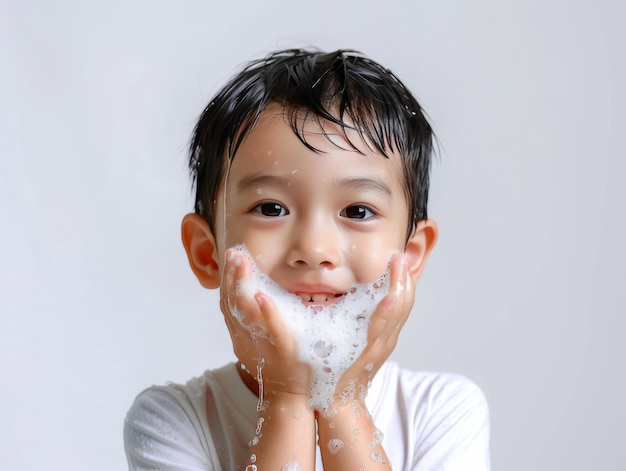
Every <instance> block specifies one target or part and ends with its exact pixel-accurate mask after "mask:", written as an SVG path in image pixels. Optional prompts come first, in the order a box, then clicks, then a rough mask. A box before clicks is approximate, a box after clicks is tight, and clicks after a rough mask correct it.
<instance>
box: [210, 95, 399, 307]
mask: <svg viewBox="0 0 626 471" xmlns="http://www.w3.org/2000/svg"><path fill="white" fill-rule="evenodd" d="M302 126H303V130H304V131H303V132H304V137H305V139H306V141H307V142H308V143H309V144H311V145H312V146H313V147H314V148H315V149H317V150H319V152H315V151H313V150H311V149H309V148H307V147H306V146H305V145H304V144H303V143H302V142H301V141H300V140H299V139H298V137H297V136H296V135H295V134H294V132H293V130H292V129H291V127H290V125H289V124H288V123H286V122H285V118H284V117H283V112H282V108H280V107H278V106H270V107H269V108H268V109H267V110H266V111H265V112H264V113H263V114H262V116H261V118H260V120H259V122H258V123H257V124H256V125H255V127H254V129H253V130H252V131H251V132H250V134H249V135H248V136H247V137H246V139H245V140H244V142H243V143H242V145H241V147H240V148H239V149H238V151H237V153H236V155H235V158H234V160H233V161H232V164H231V167H230V169H229V170H228V171H227V173H226V178H225V181H224V182H223V184H222V187H221V188H220V191H219V193H218V200H217V210H216V219H215V221H216V233H217V234H219V237H218V240H217V253H216V254H215V255H216V256H217V258H218V259H219V261H220V263H219V265H220V267H223V266H224V252H225V249H226V248H229V247H233V246H235V245H238V244H243V245H245V246H246V248H247V249H248V251H249V253H250V254H251V256H252V258H253V259H254V261H255V263H256V264H257V266H258V267H259V269H260V270H261V271H262V272H263V273H265V274H266V275H268V276H269V277H270V278H272V279H273V280H274V281H275V282H276V283H278V284H279V285H280V286H282V287H283V288H285V289H286V290H287V291H289V292H291V293H294V294H296V295H297V296H299V297H300V298H301V299H302V300H303V303H305V304H308V305H314V304H321V305H327V304H331V303H333V302H334V301H336V300H337V299H339V298H340V297H341V296H343V295H344V294H345V293H346V292H347V291H348V290H349V289H350V288H351V287H352V286H353V285H355V284H357V283H369V282H372V281H374V280H375V279H377V278H378V277H379V276H380V275H381V274H382V273H384V272H385V270H386V269H387V266H388V263H389V260H390V258H391V256H392V255H393V254H394V253H396V252H399V251H403V250H404V245H405V242H406V226H407V221H408V211H409V208H408V204H407V200H406V197H405V194H406V193H405V189H404V178H403V173H402V165H401V160H400V157H399V156H397V155H394V154H392V155H391V156H390V158H386V157H385V156H383V155H381V154H380V153H378V152H376V151H373V150H372V149H370V148H369V147H368V146H367V145H366V144H365V143H364V142H363V141H362V140H361V139H360V137H359V136H358V134H357V133H356V132H354V136H352V135H349V137H350V140H351V141H352V142H353V143H355V144H356V145H358V151H357V150H355V149H354V148H352V147H351V146H350V144H349V143H348V142H347V141H346V140H345V137H344V136H343V132H342V130H341V129H340V128H339V127H338V126H335V125H333V124H331V123H328V125H325V128H324V131H325V132H326V134H327V135H330V140H332V142H330V140H329V137H328V136H325V135H324V134H322V130H321V129H320V126H319V124H318V123H317V122H316V121H313V120H310V119H309V120H305V121H303V123H302Z"/></svg>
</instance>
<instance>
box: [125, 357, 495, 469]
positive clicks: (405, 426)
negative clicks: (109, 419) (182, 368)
mask: <svg viewBox="0 0 626 471" xmlns="http://www.w3.org/2000/svg"><path fill="white" fill-rule="evenodd" d="M366 404H367V406H368V409H369V411H370V413H371V414H372V416H373V419H374V423H375V424H376V426H377V428H379V429H380V430H381V431H382V432H383V434H384V440H383V447H384V448H385V452H386V453H387V456H388V458H389V460H390V462H391V464H392V466H393V468H394V469H396V470H414V471H488V470H489V467H490V464H489V411H488V407H487V402H486V400H485V397H484V395H483V393H482V392H481V390H480V389H479V388H478V387H477V386H476V385H475V384H474V383H472V382H471V381H470V380H468V379H467V378H465V377H463V376H459V375H453V374H443V373H425V372H411V371H407V370H402V369H400V368H399V367H398V365H397V364H395V363H393V362H387V363H386V364H385V365H383V367H382V368H381V369H380V371H379V372H378V373H377V375H376V377H375V378H374V381H373V382H372V387H371V388H370V390H369V393H368V395H367V398H366ZM256 406H257V398H256V396H255V395H254V394H252V392H250V390H249V389H248V388H247V387H246V386H245V384H244V383H243V381H242V380H241V378H240V377H239V374H238V372H237V366H236V365H235V364H234V363H232V364H229V365H226V366H224V367H222V368H220V369H217V370H212V371H207V372H205V373H204V374H203V375H202V376H200V377H198V378H194V379H192V380H191V381H189V382H188V383H187V384H185V385H176V384H171V385H167V386H153V387H151V388H149V389H147V390H145V391H143V392H142V393H141V394H139V396H138V397H137V399H136V400H135V402H134V404H133V406H132V407H131V409H130V411H129V412H128V415H127V417H126V423H125V426H124V444H125V448H126V456H127V458H128V463H129V468H130V470H132V471H134V470H141V471H144V470H181V471H182V470H184V471H189V470H211V471H231V470H233V471H235V470H237V471H240V470H243V469H245V467H246V464H247V463H246V462H247V459H248V448H249V447H248V442H249V441H250V440H251V439H252V437H254V432H255V429H256V423H257V411H256ZM316 469H317V470H322V469H323V467H322V463H321V456H320V453H319V450H318V453H317V464H316Z"/></svg>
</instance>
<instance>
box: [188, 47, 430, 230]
mask: <svg viewBox="0 0 626 471" xmlns="http://www.w3.org/2000/svg"><path fill="white" fill-rule="evenodd" d="M271 103H277V104H278V105H280V106H281V107H283V110H284V112H285V116H286V117H288V119H289V122H290V124H291V127H292V129H293V132H294V133H295V134H296V135H297V136H298V138H299V139H300V140H301V141H302V143H303V144H304V145H305V146H307V147H308V148H310V149H312V150H314V151H317V149H315V148H313V147H312V146H311V145H310V144H309V143H307V141H306V139H305V138H304V134H303V133H302V129H301V126H300V123H301V122H302V116H303V113H304V115H305V116H307V118H310V117H316V118H317V119H318V120H319V121H320V123H321V122H322V121H324V120H328V121H330V122H333V123H336V124H338V125H339V126H341V128H342V129H344V131H345V130H346V129H353V130H356V131H357V133H358V135H359V136H360V137H361V138H362V140H363V142H364V143H365V144H366V145H368V146H373V147H374V148H375V149H376V150H377V151H378V152H380V153H381V154H383V155H384V156H385V157H387V158H389V156H390V155H391V154H392V153H397V154H399V155H400V156H401V157H402V162H403V171H404V177H405V191H406V197H407V201H408V203H409V218H408V227H407V238H408V237H409V236H410V235H411V233H412V232H413V230H414V228H415V226H416V224H417V223H418V222H419V221H422V220H425V219H427V209H426V208H427V203H428V187H429V180H430V178H429V176H430V163H431V158H432V154H433V140H434V136H433V131H432V128H431V126H430V124H429V123H428V121H427V119H426V117H425V115H424V112H423V110H422V108H421V106H420V105H419V103H418V102H417V100H416V99H415V97H414V96H413V95H412V94H411V92H409V90H408V89H407V88H406V87H405V86H404V84H403V83H402V82H401V81H400V80H399V79H398V78H397V77H396V76H395V75H394V74H393V73H392V72H391V71H390V70H388V69H386V68H385V67H383V66H381V65H380V64H378V63H377V62H375V61H373V60H372V59H369V58H368V57H366V56H364V55H363V54H361V53H359V52H357V51H352V50H338V51H335V52H330V53H324V52H320V51H311V50H303V49H288V50H284V51H278V52H274V53H272V54H270V55H268V56H266V57H265V58H263V59H258V60H255V61H252V62H250V63H248V64H247V65H246V66H245V67H244V68H243V70H241V71H240V72H239V73H238V74H236V75H235V76H234V77H233V78H232V79H231V80H230V81H229V82H228V83H227V84H226V85H225V86H224V87H223V88H222V89H221V90H220V91H219V92H218V93H217V95H215V97H214V98H213V99H212V100H211V102H210V103H209V104H208V105H207V107H206V108H205V109H204V111H203V112H202V114H201V115H200V118H199V119H198V123H197V125H196V127H195V129H194V131H193V135H192V139H191V144H190V149H189V150H190V153H189V169H190V172H191V176H192V180H193V183H194V184H195V189H196V199H195V208H194V209H195V212H196V213H198V214H200V215H201V216H203V217H204V218H205V219H206V221H207V223H208V224H209V227H210V229H211V231H213V233H214V234H215V206H216V200H217V193H218V191H219V188H220V185H221V183H222V179H223V178H224V175H225V171H226V168H227V167H226V166H227V165H230V162H231V161H232V159H233V158H234V157H235V154H236V152H237V149H238V148H239V146H240V145H241V143H242V142H243V140H244V139H245V138H246V136H247V135H248V133H249V132H250V130H251V129H252V128H253V127H254V125H255V123H256V122H257V120H258V119H259V117H260V115H261V113H262V112H263V111H264V110H265V108H266V107H267V106H268V105H269V104H271ZM345 137H346V139H347V142H348V143H350V144H351V145H352V147H353V148H354V149H355V150H358V149H357V148H356V146H355V145H354V144H353V143H352V142H351V141H350V140H349V139H348V138H347V136H345Z"/></svg>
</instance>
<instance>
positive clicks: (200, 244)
mask: <svg viewBox="0 0 626 471" xmlns="http://www.w3.org/2000/svg"><path fill="white" fill-rule="evenodd" d="M181 236H182V239H183V245H184V247H185V252H187V258H188V259H189V265H190V266H191V269H192V270H193V272H194V273H195V275H196V277H197V278H198V281H199V282H200V284H201V285H202V286H204V287H205V288H209V289H213V288H217V287H218V286H219V285H220V265H219V257H218V253H217V245H216V243H215V237H214V236H213V233H212V232H211V229H209V224H208V223H207V222H206V221H205V220H204V218H203V217H202V216H200V215H199V214H187V215H186V216H185V217H184V218H183V222H182V224H181Z"/></svg>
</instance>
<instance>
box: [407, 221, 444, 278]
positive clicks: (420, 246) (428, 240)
mask: <svg viewBox="0 0 626 471" xmlns="http://www.w3.org/2000/svg"><path fill="white" fill-rule="evenodd" d="M437 233H438V229H437V224H436V223H435V221H433V220H431V219H426V220H424V221H420V222H418V223H417V226H416V227H415V230H414V231H413V234H412V235H411V237H410V238H409V240H408V242H407V243H406V248H405V250H404V253H405V254H406V255H407V256H408V262H409V271H410V273H411V274H412V275H413V277H414V279H415V280H417V278H419V276H420V275H421V274H422V270H423V269H424V265H425V264H426V259H427V258H428V254H430V251H431V250H432V249H433V247H434V246H435V242H436V241H437Z"/></svg>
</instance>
